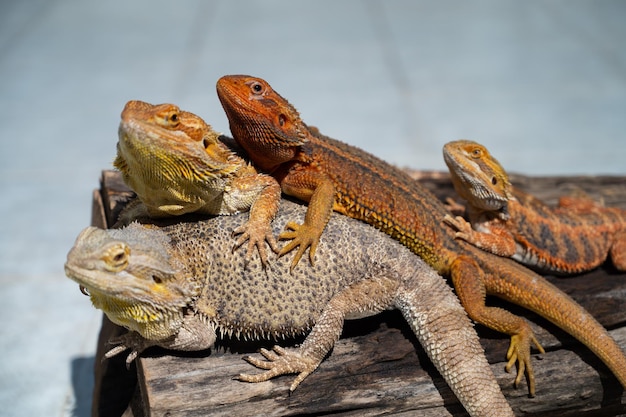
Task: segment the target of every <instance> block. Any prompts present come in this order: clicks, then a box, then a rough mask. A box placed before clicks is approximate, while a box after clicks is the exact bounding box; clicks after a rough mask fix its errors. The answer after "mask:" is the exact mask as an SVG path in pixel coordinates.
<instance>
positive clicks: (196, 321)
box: [104, 313, 217, 367]
mask: <svg viewBox="0 0 626 417" xmlns="http://www.w3.org/2000/svg"><path fill="white" fill-rule="evenodd" d="M216 338H217V336H216V334H215V329H214V328H213V327H212V326H210V325H208V324H207V323H206V322H205V321H204V320H201V319H200V317H199V316H198V315H197V314H193V313H190V314H188V315H187V316H185V317H184V318H183V321H182V322H181V324H180V327H179V328H178V330H177V333H176V334H175V335H172V336H170V337H167V338H165V339H162V340H151V339H147V338H145V337H143V336H142V335H140V334H139V333H138V332H136V331H129V332H128V333H125V334H123V335H121V336H119V337H114V338H112V339H110V340H109V341H108V344H110V345H113V346H114V347H113V348H111V349H110V350H109V351H108V352H106V353H105V354H104V357H105V358H107V359H110V358H112V357H113V356H115V355H118V354H120V353H122V352H124V351H125V350H128V349H130V353H129V354H128V356H127V357H126V366H127V367H129V366H130V364H131V363H132V362H133V361H134V360H135V359H136V358H137V356H139V354H141V352H143V351H144V350H146V349H147V348H149V347H152V346H160V347H162V348H165V349H172V350H182V351H196V350H203V349H208V348H210V347H212V346H213V345H214V344H215V340H216Z"/></svg>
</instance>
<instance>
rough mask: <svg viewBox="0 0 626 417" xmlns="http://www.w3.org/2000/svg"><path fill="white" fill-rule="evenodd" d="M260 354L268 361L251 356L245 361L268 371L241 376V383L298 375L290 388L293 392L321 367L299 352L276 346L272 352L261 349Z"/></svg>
mask: <svg viewBox="0 0 626 417" xmlns="http://www.w3.org/2000/svg"><path fill="white" fill-rule="evenodd" d="M260 353H261V355H262V356H263V357H264V358H265V359H266V360H262V359H256V358H253V357H250V356H247V357H245V358H244V359H245V360H246V361H247V362H248V363H250V364H251V365H253V366H256V367H257V368H260V369H265V370H266V371H265V372H263V373H261V374H257V375H249V374H240V375H239V380H240V381H245V382H263V381H268V380H269V379H271V378H274V377H276V376H279V375H286V374H295V373H297V374H298V376H297V377H296V379H295V380H294V381H293V383H292V384H291V387H289V391H290V392H293V391H295V389H296V388H297V387H298V385H300V383H301V382H302V381H303V380H304V379H305V378H306V377H307V376H309V375H310V374H311V372H313V371H314V370H315V369H316V368H317V367H318V365H319V362H318V361H315V360H312V359H310V358H307V357H306V356H304V355H302V354H301V353H299V352H297V351H287V350H286V349H284V348H282V347H280V346H274V348H273V349H272V350H267V349H261V350H260Z"/></svg>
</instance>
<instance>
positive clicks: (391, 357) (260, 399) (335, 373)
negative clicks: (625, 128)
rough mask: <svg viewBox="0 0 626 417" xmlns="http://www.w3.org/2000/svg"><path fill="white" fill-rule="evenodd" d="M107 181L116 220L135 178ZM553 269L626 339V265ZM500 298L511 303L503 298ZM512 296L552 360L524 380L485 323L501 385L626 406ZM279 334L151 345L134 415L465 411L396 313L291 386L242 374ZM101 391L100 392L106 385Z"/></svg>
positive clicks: (528, 186) (578, 182) (619, 187)
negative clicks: (568, 272) (211, 343)
mask: <svg viewBox="0 0 626 417" xmlns="http://www.w3.org/2000/svg"><path fill="white" fill-rule="evenodd" d="M411 173H412V174H413V175H414V177H416V178H418V180H419V181H422V182H423V183H424V184H425V185H426V186H427V187H428V188H429V189H431V190H432V191H433V192H434V193H435V194H436V195H437V197H438V198H441V199H445V198H446V197H450V196H454V191H453V189H452V186H451V184H450V182H449V178H448V176H447V173H443V172H418V171H412V172H411ZM512 181H513V182H514V184H515V185H516V186H519V187H520V188H522V189H524V190H526V191H529V192H532V193H534V194H535V195H537V196H539V197H540V198H543V199H544V200H546V201H548V202H550V203H555V202H556V200H557V198H558V197H559V196H562V195H571V194H572V193H578V194H580V193H585V194H587V195H589V196H590V197H591V198H594V199H596V200H598V201H603V202H604V203H605V204H606V205H612V206H620V207H623V208H626V178H624V177H545V178H543V177H542V178H539V177H525V176H517V175H513V176H512ZM102 190H103V192H102V200H103V202H102V205H103V206H104V212H105V213H106V217H107V221H108V224H109V225H111V224H112V219H113V218H114V216H115V215H116V214H117V213H119V211H120V209H121V208H122V207H123V205H124V204H125V203H126V202H127V201H128V199H129V197H130V196H131V195H132V194H131V193H129V191H128V190H127V189H126V188H125V187H124V185H123V183H122V182H121V180H120V178H119V174H118V173H115V172H110V171H105V172H104V173H103V176H102ZM95 207H97V204H96V205H95ZM547 278H548V279H549V280H550V281H552V282H553V283H555V285H557V286H559V287H560V288H561V289H563V290H564V291H565V292H567V293H568V294H570V295H571V296H572V297H574V299H576V300H577V301H578V302H579V303H581V304H582V305H583V306H584V307H585V308H587V309H588V310H589V311H590V312H591V313H592V314H593V315H594V316H595V317H597V318H598V319H599V321H600V322H601V323H602V324H603V325H605V326H607V327H608V328H610V329H614V330H613V335H614V336H615V337H616V338H617V339H618V341H619V342H620V344H621V346H622V347H626V316H625V315H626V288H625V287H624V286H625V285H626V274H621V273H617V272H616V271H614V270H613V269H612V267H611V266H604V267H602V268H598V269H597V270H595V271H592V272H590V273H587V274H582V275H578V276H575V277H569V278H557V277H547ZM493 303H496V304H497V303H500V304H502V305H505V304H503V303H501V302H500V301H493ZM506 307H507V308H508V309H510V310H513V311H514V312H516V313H517V314H520V315H523V316H525V317H527V318H528V319H529V320H530V321H531V322H532V323H533V327H534V329H535V331H536V332H537V334H538V337H539V340H541V342H542V344H543V345H544V347H546V348H547V350H548V353H547V354H545V355H543V360H542V361H535V373H536V376H537V390H538V391H537V392H538V395H537V397H536V398H533V399H530V398H528V397H527V395H526V387H525V385H522V386H521V387H520V388H519V389H513V388H512V387H511V385H512V381H513V375H511V374H506V373H505V372H504V371H503V368H504V363H503V362H502V360H503V358H504V355H505V352H506V349H507V347H508V339H507V338H505V337H502V336H501V335H499V334H496V333H493V332H490V331H488V330H485V329H484V328H482V327H481V326H478V327H477V330H478V331H479V335H480V336H481V342H482V343H483V346H484V347H485V350H486V354H487V357H488V359H489V361H490V363H492V364H493V365H492V366H493V369H494V372H495V373H496V375H497V377H498V380H499V382H500V385H501V387H502V388H503V391H504V393H505V395H506V397H507V399H509V401H510V402H511V404H512V406H513V407H514V410H516V413H517V414H518V415H536V416H543V415H550V416H573V415H594V416H600V415H607V416H608V415H618V414H622V413H624V414H626V409H624V407H623V406H622V405H621V402H622V399H621V393H622V389H621V387H620V385H619V383H618V382H617V381H616V380H615V379H614V378H613V376H612V375H611V374H610V372H609V371H608V370H607V369H606V368H605V367H604V365H603V364H602V363H601V362H600V361H599V360H598V359H597V358H595V357H594V356H593V355H592V354H591V353H590V352H589V351H588V350H587V349H586V348H584V347H583V346H581V345H580V344H579V343H578V342H576V341H575V340H573V339H572V338H571V337H569V336H568V335H567V334H565V333H564V332H562V331H560V330H559V329H558V328H556V327H555V326H552V325H551V324H550V323H547V322H546V321H545V320H542V319H540V318H538V317H536V316H534V315H532V314H530V313H528V312H526V311H523V310H522V309H519V308H517V307H515V306H511V305H506ZM105 324H106V321H105ZM116 331H119V329H116V328H115V327H114V326H109V325H108V324H107V325H105V326H103V330H102V332H101V336H100V340H99V353H98V357H97V358H96V363H97V364H99V363H100V361H99V357H100V355H101V354H102V351H103V349H102V348H101V347H102V343H104V341H105V340H107V339H108V337H107V332H108V333H111V332H116ZM272 344H273V343H271V342H265V343H264V344H259V343H243V342H237V341H226V342H224V343H223V344H222V349H217V350H213V351H206V352H198V353H194V354H181V353H179V352H169V353H167V352H164V351H162V350H158V349H157V350H152V351H150V352H148V355H147V356H144V357H143V358H141V359H140V360H139V361H138V364H139V366H138V375H139V381H140V382H139V386H140V388H141V395H140V396H136V397H135V402H134V406H135V407H134V408H133V411H134V415H135V416H136V417H139V416H141V415H154V416H159V415H187V416H196V415H203V416H204V415H225V414H228V415H232V414H233V413H236V414H240V415H298V414H316V415H323V414H329V413H334V414H339V415H343V416H351V415H359V416H361V415H363V416H369V415H379V414H383V413H385V414H390V415H414V413H416V414H419V415H427V416H430V415H433V416H435V415H436V416H440V415H455V416H456V415H465V412H464V411H463V409H462V407H461V406H460V405H459V404H458V402H457V401H456V399H455V397H454V395H453V394H452V393H451V391H450V390H449V389H448V387H447V385H446V384H445V382H444V381H443V379H441V378H440V377H439V375H438V374H437V372H436V371H435V370H434V367H433V366H432V365H431V364H430V362H429V361H428V359H427V358H426V356H425V354H424V353H423V351H422V350H421V347H419V345H418V344H417V342H416V341H415V340H414V339H413V337H412V334H411V332H410V330H408V327H407V326H406V325H405V323H404V322H403V320H402V318H401V316H400V315H399V314H397V313H394V312H389V313H385V314H383V315H380V316H378V317H375V318H369V319H363V320H358V321H355V322H347V323H346V329H345V331H344V337H343V338H342V339H341V340H340V341H339V342H338V344H337V345H336V347H335V349H334V351H333V352H332V354H331V355H330V356H329V358H328V359H327V360H326V361H325V362H323V363H322V365H321V366H320V368H319V369H318V370H316V371H315V372H314V373H313V374H312V375H311V376H309V377H308V378H307V379H306V380H305V381H304V382H303V383H302V384H301V386H300V387H299V388H298V390H296V392H295V393H293V394H292V395H291V396H289V395H287V390H288V386H289V384H290V382H291V378H292V377H290V376H284V377H280V378H277V379H274V380H272V381H268V382H265V383H262V384H247V383H243V382H239V381H236V380H234V379H233V378H234V377H235V376H236V375H237V374H239V373H240V372H248V373H254V372H256V371H255V369H254V368H253V367H252V366H251V365H248V364H247V363H246V362H244V361H243V360H242V359H241V358H242V357H243V356H245V355H247V354H251V353H252V354H254V352H256V351H257V349H258V348H259V347H260V346H261V345H262V346H266V347H269V346H271V345H272ZM284 344H285V343H281V345H284ZM225 349H226V351H225ZM111 363H113V364H115V362H111ZM111 363H109V365H108V366H109V368H108V371H107V372H108V373H109V374H106V375H105V377H107V378H111V375H117V377H119V375H120V374H124V375H126V376H127V377H130V376H132V375H133V372H128V371H126V369H125V368H124V366H123V363H120V361H119V360H118V363H117V364H116V366H117V368H118V369H117V374H116V373H115V372H112V371H111V369H112V368H114V366H112V365H111ZM97 366H98V365H97ZM97 374H98V373H97ZM100 374H101V375H100V376H102V374H103V373H102V372H100ZM131 379H132V378H131ZM115 384H119V382H116V383H115ZM115 384H111V383H109V384H108V385H107V384H104V386H107V387H111V386H112V385H115ZM127 390H128V388H127ZM131 393H132V391H131ZM102 394H103V393H102V392H96V395H102ZM105 394H106V393H105ZM104 398H105V399H100V400H99V402H100V403H101V404H102V403H106V401H107V400H106V398H107V397H106V395H104ZM417 411H419V413H417ZM127 413H130V411H127ZM272 413H273V414H272ZM94 415H97V414H94ZM108 415H115V414H108ZM117 415H119V414H117Z"/></svg>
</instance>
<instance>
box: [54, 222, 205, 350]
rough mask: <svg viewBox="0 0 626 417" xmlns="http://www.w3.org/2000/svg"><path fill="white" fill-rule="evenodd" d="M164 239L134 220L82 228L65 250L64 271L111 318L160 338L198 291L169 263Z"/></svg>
mask: <svg viewBox="0 0 626 417" xmlns="http://www.w3.org/2000/svg"><path fill="white" fill-rule="evenodd" d="M121 236H123V238H121ZM168 239H169V238H168V237H167V236H166V235H165V233H163V232H161V231H159V230H156V229H148V228H145V227H143V226H140V225H139V224H137V223H133V224H131V225H130V226H128V227H127V228H126V229H123V230H102V229H98V228H95V227H88V228H86V229H85V230H83V231H82V232H81V233H80V235H79V236H78V238H77V239H76V243H75V244H74V246H73V247H72V249H71V250H70V251H69V253H68V255H67V262H66V263H65V273H66V275H67V276H68V277H69V278H71V279H72V280H74V281H76V282H77V283H78V284H79V285H80V288H81V291H82V292H83V293H85V294H87V295H89V297H90V298H91V301H92V303H93V305H94V306H95V307H96V308H98V309H100V310H102V311H103V312H104V313H105V314H106V315H107V316H108V317H109V319H111V321H113V322H114V323H116V324H118V325H121V326H124V327H126V328H128V329H130V330H134V331H137V332H139V333H140V334H141V335H142V336H143V337H145V338H146V339H151V340H159V339H164V338H166V337H169V336H171V334H170V333H171V332H172V331H173V330H172V329H174V328H175V327H176V326H175V324H176V323H179V322H180V321H181V320H182V316H183V312H184V310H185V308H186V307H187V306H188V305H189V303H190V302H191V301H192V299H193V298H194V297H196V296H197V294H198V293H199V291H200V289H199V288H197V287H196V284H194V283H193V282H192V281H191V280H186V279H181V277H180V274H179V271H180V268H177V267H176V266H175V265H172V263H173V261H172V257H171V256H170V255H169V253H168V251H167V249H166V247H167V242H168Z"/></svg>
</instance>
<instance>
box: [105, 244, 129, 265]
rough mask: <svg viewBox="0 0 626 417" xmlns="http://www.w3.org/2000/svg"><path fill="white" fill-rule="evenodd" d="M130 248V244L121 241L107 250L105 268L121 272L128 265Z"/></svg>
mask: <svg viewBox="0 0 626 417" xmlns="http://www.w3.org/2000/svg"><path fill="white" fill-rule="evenodd" d="M129 257H130V248H129V247H128V245H126V244H123V243H119V244H117V245H115V246H113V247H111V248H110V249H109V250H107V251H106V253H105V254H104V256H103V257H102V260H103V261H104V263H105V266H104V267H105V268H106V269H107V270H108V271H111V272H119V271H121V270H123V269H124V268H126V267H127V266H128V258H129Z"/></svg>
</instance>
